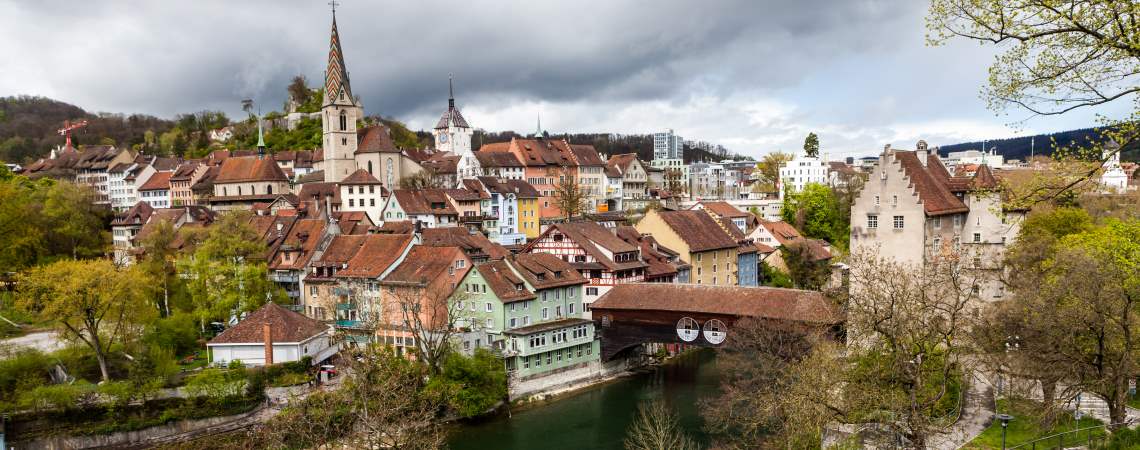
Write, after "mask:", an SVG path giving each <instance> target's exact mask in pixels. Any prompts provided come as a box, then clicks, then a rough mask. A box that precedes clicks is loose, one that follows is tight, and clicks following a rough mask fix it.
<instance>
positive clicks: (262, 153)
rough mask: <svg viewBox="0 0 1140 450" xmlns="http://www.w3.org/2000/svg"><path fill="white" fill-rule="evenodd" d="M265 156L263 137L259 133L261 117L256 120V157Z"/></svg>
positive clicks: (262, 134)
mask: <svg viewBox="0 0 1140 450" xmlns="http://www.w3.org/2000/svg"><path fill="white" fill-rule="evenodd" d="M264 156H265V135H264V133H262V132H261V117H260V116H259V117H258V118H257V157H258V158H262V157H264Z"/></svg>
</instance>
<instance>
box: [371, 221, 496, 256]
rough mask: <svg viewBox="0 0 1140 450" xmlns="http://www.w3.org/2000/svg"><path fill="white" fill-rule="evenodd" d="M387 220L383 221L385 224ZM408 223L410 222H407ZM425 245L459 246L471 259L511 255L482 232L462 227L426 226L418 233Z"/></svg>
mask: <svg viewBox="0 0 1140 450" xmlns="http://www.w3.org/2000/svg"><path fill="white" fill-rule="evenodd" d="M388 223H389V222H385V224H384V225H385V226H387V225H388ZM408 223H409V224H410V223H411V222H408ZM420 237H421V239H422V240H423V242H422V245H424V246H426V247H459V248H461V249H463V251H464V252H466V253H467V255H468V256H470V257H471V258H472V259H475V258H492V259H500V258H505V257H507V256H510V255H511V252H510V251H509V250H507V249H506V248H505V247H503V246H501V245H499V244H496V243H494V242H491V240H490V239H487V236H484V235H483V234H482V233H472V232H470V231H467V229H466V228H463V227H443V228H427V229H424V230H423V231H422V232H421V233H420Z"/></svg>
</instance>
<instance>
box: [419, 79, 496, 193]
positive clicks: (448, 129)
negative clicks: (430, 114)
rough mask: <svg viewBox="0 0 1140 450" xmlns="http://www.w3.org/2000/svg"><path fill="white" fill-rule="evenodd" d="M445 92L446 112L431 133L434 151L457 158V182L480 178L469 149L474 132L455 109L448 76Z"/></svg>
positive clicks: (474, 159) (453, 90) (477, 161)
mask: <svg viewBox="0 0 1140 450" xmlns="http://www.w3.org/2000/svg"><path fill="white" fill-rule="evenodd" d="M447 91H448V96H447V111H444V112H443V116H442V117H440V118H439V123H437V124H436V125H435V129H433V130H432V131H431V134H432V135H433V136H435V149H436V150H437V151H438V152H449V153H451V154H452V155H455V156H457V157H459V161H458V162H457V163H456V169H455V171H456V173H455V175H456V179H457V180H463V179H470V178H475V177H478V176H481V175H482V174H483V173H482V169H480V167H479V160H478V159H476V158H475V152H474V151H472V149H471V135H472V134H474V132H473V131H472V130H471V126H469V125H467V120H465V119H463V114H460V113H459V108H456V107H455V89H454V88H453V87H452V84H451V77H450V76H449V77H448V78H447Z"/></svg>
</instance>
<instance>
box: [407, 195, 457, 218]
mask: <svg viewBox="0 0 1140 450" xmlns="http://www.w3.org/2000/svg"><path fill="white" fill-rule="evenodd" d="M392 195H393V196H395V197H396V202H397V203H399V204H400V208H401V209H403V210H404V213H405V214H443V215H457V214H458V213H457V212H456V211H455V208H454V207H452V206H451V200H449V199H448V198H447V194H446V193H444V191H443V190H442V189H414V190H410V189H396V190H395V191H392ZM433 205H435V206H436V207H433Z"/></svg>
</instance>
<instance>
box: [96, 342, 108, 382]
mask: <svg viewBox="0 0 1140 450" xmlns="http://www.w3.org/2000/svg"><path fill="white" fill-rule="evenodd" d="M95 359H96V360H98V361H99V372H101V373H102V375H103V381H106V382H110V381H111V374H110V373H108V372H107V355H105V354H103V350H102V349H98V348H97V349H95Z"/></svg>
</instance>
